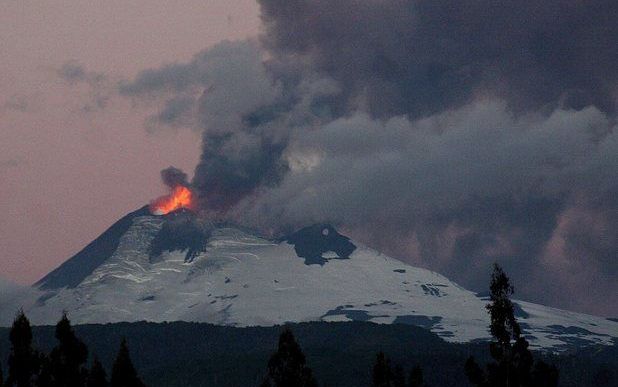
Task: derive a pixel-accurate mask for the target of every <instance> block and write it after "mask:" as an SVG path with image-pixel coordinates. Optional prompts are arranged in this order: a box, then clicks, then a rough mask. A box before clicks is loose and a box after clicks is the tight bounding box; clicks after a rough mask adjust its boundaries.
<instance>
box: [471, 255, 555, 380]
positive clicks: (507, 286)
mask: <svg viewBox="0 0 618 387" xmlns="http://www.w3.org/2000/svg"><path fill="white" fill-rule="evenodd" d="M490 291H491V295H490V301H491V302H490V303H489V304H488V305H487V310H488V312H489V315H490V319H491V324H490V332H491V334H492V336H493V338H494V341H492V342H491V343H490V345H489V352H490V354H491V357H492V358H493V360H494V361H492V362H491V363H489V364H487V367H486V368H487V371H486V372H484V371H483V369H482V368H481V367H480V366H479V365H478V364H477V363H476V361H475V360H474V358H473V357H470V358H469V359H468V360H467V361H466V364H465V367H464V371H465V373H466V375H467V377H468V380H469V381H470V383H472V384H474V385H476V386H480V387H503V386H506V387H520V386H521V387H524V386H526V387H527V386H539V387H540V386H544V387H555V386H557V384H558V371H557V369H556V368H555V367H551V366H548V365H546V364H545V363H542V362H537V364H536V366H535V367H534V368H533V365H534V359H533V356H532V353H531V352H530V349H529V348H528V347H529V345H528V341H527V340H526V339H525V338H524V337H523V336H522V335H521V328H520V326H519V324H518V323H517V319H516V318H515V313H514V307H513V303H512V302H511V299H510V297H511V296H512V295H513V286H512V285H511V283H510V280H509V278H508V277H507V276H506V274H505V273H504V271H503V270H502V268H501V267H500V266H498V265H497V264H494V270H493V273H492V276H491V284H490Z"/></svg>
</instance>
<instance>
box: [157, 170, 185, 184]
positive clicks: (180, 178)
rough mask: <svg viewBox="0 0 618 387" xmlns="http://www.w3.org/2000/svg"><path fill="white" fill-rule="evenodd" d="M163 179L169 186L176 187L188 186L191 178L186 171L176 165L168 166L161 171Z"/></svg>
mask: <svg viewBox="0 0 618 387" xmlns="http://www.w3.org/2000/svg"><path fill="white" fill-rule="evenodd" d="M161 181H163V184H165V185H166V186H167V187H169V188H175V187H177V186H179V185H182V186H184V187H188V186H189V185H190V184H189V180H188V176H187V174H186V173H184V172H183V171H182V170H181V169H179V168H176V167H168V168H165V169H163V170H162V171H161Z"/></svg>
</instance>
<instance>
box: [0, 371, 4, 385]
mask: <svg viewBox="0 0 618 387" xmlns="http://www.w3.org/2000/svg"><path fill="white" fill-rule="evenodd" d="M2 386H4V375H2V366H0V387H2Z"/></svg>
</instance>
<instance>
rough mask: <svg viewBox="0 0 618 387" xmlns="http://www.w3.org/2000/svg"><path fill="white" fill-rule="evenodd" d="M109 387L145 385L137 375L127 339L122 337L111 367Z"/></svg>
mask: <svg viewBox="0 0 618 387" xmlns="http://www.w3.org/2000/svg"><path fill="white" fill-rule="evenodd" d="M110 384H111V387H145V385H144V383H143V382H142V381H141V380H140V379H139V377H138V376H137V372H136V371H135V367H134V366H133V362H132V361H131V356H130V355H129V347H128V346H127V341H126V340H125V339H122V342H121V343H120V349H119V350H118V355H116V360H115V361H114V365H113V367H112V378H111V383H110Z"/></svg>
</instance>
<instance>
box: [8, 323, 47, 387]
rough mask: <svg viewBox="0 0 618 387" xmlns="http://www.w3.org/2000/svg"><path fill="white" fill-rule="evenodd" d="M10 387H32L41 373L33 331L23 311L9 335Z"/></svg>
mask: <svg viewBox="0 0 618 387" xmlns="http://www.w3.org/2000/svg"><path fill="white" fill-rule="evenodd" d="M9 339H10V341H11V352H10V354H9V361H8V363H9V374H8V378H7V381H6V385H7V386H8V387H32V386H33V385H34V381H35V378H36V376H37V374H38V371H39V365H40V361H39V355H38V354H37V352H36V351H35V350H34V349H33V348H32V329H31V328H30V321H29V320H28V318H27V317H26V315H25V314H24V312H23V311H19V313H18V314H17V316H16V317H15V320H14V321H13V326H12V328H11V332H10V334H9Z"/></svg>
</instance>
